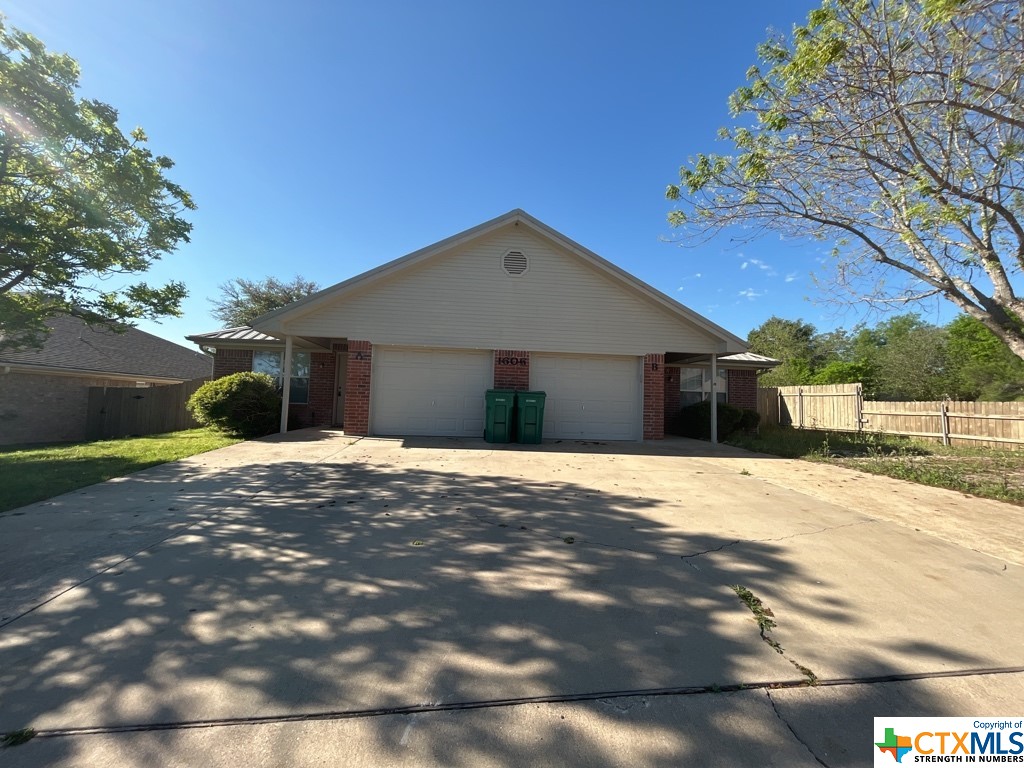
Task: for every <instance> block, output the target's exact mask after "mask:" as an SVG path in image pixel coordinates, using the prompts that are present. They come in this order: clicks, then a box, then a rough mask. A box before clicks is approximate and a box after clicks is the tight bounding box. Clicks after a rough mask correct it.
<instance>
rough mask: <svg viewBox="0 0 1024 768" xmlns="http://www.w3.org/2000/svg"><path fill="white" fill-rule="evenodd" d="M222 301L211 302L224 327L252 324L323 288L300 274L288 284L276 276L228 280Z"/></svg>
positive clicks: (214, 313)
mask: <svg viewBox="0 0 1024 768" xmlns="http://www.w3.org/2000/svg"><path fill="white" fill-rule="evenodd" d="M218 287H219V288H220V290H221V295H220V298H218V299H211V300H210V301H211V303H212V304H213V312H212V314H213V316H214V317H215V318H216V319H217V320H219V321H220V322H222V323H224V325H225V326H229V327H235V326H239V325H250V324H251V323H252V321H253V320H255V319H256V318H257V317H260V316H261V315H265V314H267V312H271V311H273V310H275V309H278V308H280V307H283V306H285V305H286V304H291V303H292V302H293V301H298V300H299V299H302V298H305V297H306V296H309V295H310V294H311V293H316V292H317V291H319V290H320V286H318V285H317V284H316V283H314V282H313V281H311V280H306V279H304V278H303V277H302V276H301V275H296V276H295V278H294V279H293V280H292V281H291V282H288V283H285V282H282V281H280V280H278V279H277V278H276V277H268V278H266V279H265V280H246V279H245V278H243V277H239V278H236V279H234V280H229V281H228V282H226V283H224V284H223V285H221V286H218Z"/></svg>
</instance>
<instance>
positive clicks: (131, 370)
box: [0, 315, 213, 381]
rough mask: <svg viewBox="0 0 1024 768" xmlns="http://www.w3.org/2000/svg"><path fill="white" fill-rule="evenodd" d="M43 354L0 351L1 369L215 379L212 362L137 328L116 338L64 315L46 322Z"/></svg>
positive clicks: (109, 331) (102, 328) (112, 332)
mask: <svg viewBox="0 0 1024 768" xmlns="http://www.w3.org/2000/svg"><path fill="white" fill-rule="evenodd" d="M46 324H47V326H49V328H50V335H49V336H48V337H47V339H46V342H45V343H44V344H43V347H42V349H27V350H21V351H0V367H3V366H12V367H14V366H16V367H17V368H19V369H21V370H28V369H38V370H40V371H55V372H61V373H72V372H73V373H106V374H117V375H122V376H136V377H139V378H140V379H143V378H146V379H171V380H175V381H188V380H191V379H200V378H205V377H208V376H211V375H212V374H213V358H211V357H209V356H208V355H204V354H202V353H201V352H198V351H197V350H194V349H189V348H188V347H183V346H181V345H180V344H175V343H174V342H171V341H167V340H166V339H161V338H160V337H159V336H154V335H152V334H150V333H146V332H145V331H140V330H138V329H137V328H127V329H126V330H124V331H123V332H120V333H119V332H117V331H115V330H113V329H111V328H109V327H107V326H104V325H92V326H90V325H89V324H88V323H86V322H85V321H83V320H79V319H78V318H76V317H70V316H67V315H62V316H59V317H53V318H50V319H49V320H47V321H46Z"/></svg>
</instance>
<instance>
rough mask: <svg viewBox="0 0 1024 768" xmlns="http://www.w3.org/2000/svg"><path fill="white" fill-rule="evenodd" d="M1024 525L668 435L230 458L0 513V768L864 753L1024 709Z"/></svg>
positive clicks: (972, 505)
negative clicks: (742, 592)
mask: <svg viewBox="0 0 1024 768" xmlns="http://www.w3.org/2000/svg"><path fill="white" fill-rule="evenodd" d="M1020 519H1021V518H1020V511H1019V508H1017V507H1012V506H1009V505H1005V504H1000V503H997V502H988V501H982V500H977V499H970V498H968V497H965V496H963V495H962V494H956V493H952V492H947V491H941V490H936V489H927V488H921V487H919V486H912V485H908V484H904V483H900V482H898V481H890V480H887V479H884V478H873V477H870V476H865V475H860V474H859V473H854V472H850V471H847V470H842V469H836V468H832V467H818V466H816V465H811V464H806V463H802V462H792V461H786V460H781V459H775V458H771V457H764V456H757V455H754V454H750V453H746V452H742V451H738V450H735V449H729V448H724V447H722V448H717V449H712V448H711V447H710V446H709V445H707V444H703V443H696V442H691V441H682V440H680V441H666V442H664V443H658V444H649V445H632V444H626V445H622V444H619V445H616V444H595V443H568V442H562V443H550V444H545V445H544V446H540V447H533V448H529V447H522V448H520V447H517V446H510V447H503V446H490V445H488V444H486V443H484V442H482V441H474V440H455V439H452V440H444V439H438V440H408V441H399V440H382V439H358V438H352V437H345V436H343V435H342V434H340V433H332V432H329V431H304V432H299V433H292V434H290V435H288V436H286V437H283V438H273V439H268V440H266V441H259V442H251V443H244V444H240V445H236V446H232V447H230V448H225V449H221V450H219V451H214V452H212V453H209V454H204V455H202V456H197V457H193V458H192V459H188V460H185V461H182V462H175V463H174V464H168V465H164V466H162V467H158V468H154V469H152V470H147V471H144V472H140V473H138V474H135V475H132V476H130V477H127V478H122V479H120V480H118V481H112V482H109V483H104V484H101V485H98V486H93V487H91V488H88V489H83V490H82V491H78V492H75V493H72V494H67V495H66V496H62V497H58V498H57V499H53V500H51V501H49V502H43V503H41V504H36V505H33V506H30V507H25V508H23V509H21V510H15V511H14V512H9V513H5V514H3V515H0V583H2V584H3V586H4V590H3V594H2V596H0V617H3V618H0V625H2V626H0V732H9V731H13V730H16V729H21V728H26V727H32V728H35V729H36V730H37V731H39V736H37V737H36V738H35V739H34V740H32V741H31V742H29V743H27V744H25V745H22V746H19V747H14V748H9V749H7V750H5V751H3V752H0V758H2V762H3V763H4V764H7V765H25V766H35V765H101V764H107V763H110V764H115V765H121V766H133V765H139V766H143V765H155V764H159V765H195V764H197V763H202V764H204V765H224V766H236V765H239V764H252V765H335V764H338V765H341V764H344V765H367V766H369V765H447V766H481V765H525V764H530V765H545V764H547V765H562V764H575V765H650V766H662V765H663V766H676V765H681V764H685V763H688V762H689V763H692V764H699V765H723V766H724V765H751V766H761V765H786V766H801V765H807V766H815V765H821V764H825V765H829V766H839V765H869V764H870V763H871V759H872V749H873V747H872V744H871V717H872V716H873V715H900V714H903V715H911V714H922V715H925V714H932V715H1018V716H1019V715H1021V714H1022V713H1024V643H1022V642H1021V637H1024V616H1022V614H1021V612H1020V611H1019V610H1018V606H1019V603H1020V598H1021V596H1022V595H1024V567H1022V563H1024V546H1022V545H1021V526H1020ZM737 586H738V587H744V588H746V589H747V590H749V591H750V593H751V594H752V595H753V596H755V597H757V598H759V599H760V600H761V601H763V605H764V606H766V607H767V608H768V609H769V610H770V611H771V614H772V616H771V618H772V619H773V620H774V622H776V624H777V626H776V627H775V628H774V629H772V630H771V631H770V632H769V633H768V638H769V639H771V640H772V641H773V643H774V644H775V645H776V646H777V647H773V644H770V643H768V642H765V639H763V638H762V636H761V633H760V631H759V629H758V625H757V623H756V621H755V618H754V615H753V613H752V612H751V610H750V608H749V607H748V606H747V605H745V604H744V603H743V602H742V601H741V600H740V599H739V597H738V596H737V594H736V591H735V590H734V588H733V587H737ZM811 681H815V682H817V683H818V685H816V686H814V687H808V686H807V685H806V683H808V682H811Z"/></svg>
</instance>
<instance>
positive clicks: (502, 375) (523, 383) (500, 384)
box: [494, 349, 530, 390]
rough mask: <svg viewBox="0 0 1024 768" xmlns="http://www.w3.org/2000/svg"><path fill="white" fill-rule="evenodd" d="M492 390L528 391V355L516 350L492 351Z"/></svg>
mask: <svg viewBox="0 0 1024 768" xmlns="http://www.w3.org/2000/svg"><path fill="white" fill-rule="evenodd" d="M494 388H495V389H515V390H528V389H529V388H530V353H529V352H526V351H523V350H518V349H496V350H494Z"/></svg>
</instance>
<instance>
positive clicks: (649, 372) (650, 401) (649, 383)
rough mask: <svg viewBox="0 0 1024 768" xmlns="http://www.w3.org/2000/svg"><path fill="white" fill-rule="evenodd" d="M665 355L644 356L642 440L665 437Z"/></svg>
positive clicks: (652, 354) (651, 354)
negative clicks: (663, 369)
mask: <svg viewBox="0 0 1024 768" xmlns="http://www.w3.org/2000/svg"><path fill="white" fill-rule="evenodd" d="M664 367H665V355H663V354H656V353H653V352H652V353H650V354H647V355H644V440H661V439H662V438H664V437H665V374H664V372H663V371H662V370H661V369H662V368H664Z"/></svg>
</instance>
